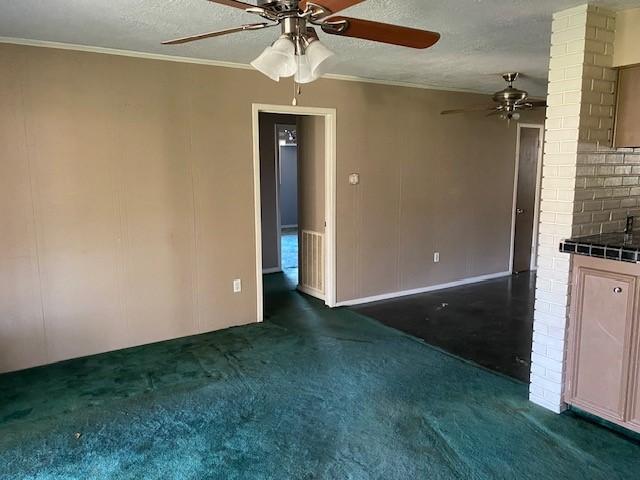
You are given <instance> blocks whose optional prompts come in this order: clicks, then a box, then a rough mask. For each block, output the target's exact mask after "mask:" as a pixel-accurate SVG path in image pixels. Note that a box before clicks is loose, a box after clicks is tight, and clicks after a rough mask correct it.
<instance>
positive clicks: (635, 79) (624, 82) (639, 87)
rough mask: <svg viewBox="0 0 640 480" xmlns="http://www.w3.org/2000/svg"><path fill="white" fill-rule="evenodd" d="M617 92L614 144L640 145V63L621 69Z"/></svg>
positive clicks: (620, 145)
mask: <svg viewBox="0 0 640 480" xmlns="http://www.w3.org/2000/svg"><path fill="white" fill-rule="evenodd" d="M617 92H618V94H617V95H618V100H617V103H616V123H615V134H614V141H613V144H614V146H615V147H616V148H619V147H640V65H636V66H633V67H624V68H621V69H620V71H619V73H618V88H617Z"/></svg>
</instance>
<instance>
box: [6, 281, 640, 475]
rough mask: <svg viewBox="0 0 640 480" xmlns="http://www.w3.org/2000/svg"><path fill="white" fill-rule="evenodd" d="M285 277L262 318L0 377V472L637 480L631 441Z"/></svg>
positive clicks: (639, 465)
mask: <svg viewBox="0 0 640 480" xmlns="http://www.w3.org/2000/svg"><path fill="white" fill-rule="evenodd" d="M284 278H285V277H284V276H283V275H271V276H268V278H267V280H266V290H267V292H269V293H268V295H269V296H268V298H269V304H268V305H267V307H266V310H267V315H268V316H269V319H268V320H267V321H266V322H265V323H263V324H259V325H258V324H254V325H249V326H245V327H238V328H233V329H229V330H225V331H220V332H215V333H211V334H206V335H200V336H196V337H190V338H185V339H181V340H175V341H169V342H164V343H160V344H155V345H149V346H144V347H139V348H134V349H129V350H125V351H119V352H114V353H108V354H104V355H97V356H93V357H89V358H84V359H80V360H73V361H68V362H64V363H60V364H56V365H52V366H48V367H43V368H37V369H32V370H28V371H24V372H19V373H15V374H8V375H2V376H0V478H2V479H11V480H15V479H25V478H28V479H205V478H207V479H208V478H211V479H225V480H226V479H242V480H248V479H278V480H280V479H385V480H387V479H403V480H406V479H536V480H540V479H554V480H555V479H580V480H587V479H609V480H610V479H632V478H639V476H640V446H639V445H638V444H637V443H634V442H632V441H629V440H627V439H625V438H624V437H621V436H619V435H617V434H615V433H613V432H610V431H608V430H606V429H604V428H601V427H598V426H596V425H593V424H590V423H588V422H586V421H584V420H581V419H579V418H575V417H573V416H571V415H562V416H557V415H554V414H552V413H548V412H546V411H544V410H542V409H540V408H538V407H536V406H535V405H533V404H531V403H529V402H528V401H527V400H526V396H527V387H526V386H525V385H522V384H519V383H515V382H513V381H511V380H509V379H506V378H504V377H501V376H497V375H494V374H492V373H489V372H487V371H485V370H482V369H480V368H476V367H474V366H473V365H470V364H468V363H464V362H462V361H460V360H458V359H456V358H453V357H450V356H447V355H445V354H443V353H441V352H439V351H437V350H435V349H433V348H430V347H428V346H426V345H424V344H423V343H421V342H420V341H418V340H416V339H414V338H411V337H409V336H406V335H404V334H402V333H399V332H397V331H394V330H391V329H389V328H387V327H384V326H382V325H381V324H379V323H377V322H375V321H373V320H369V319H367V318H364V317H361V316H359V315H357V314H355V313H353V312H350V311H348V310H333V311H331V310H328V309H326V308H324V307H323V306H322V305H321V304H320V302H317V301H315V300H312V299H309V298H306V297H303V296H302V295H299V294H297V293H294V292H290V291H288V289H289V288H290V287H289V286H287V285H286V282H285V281H284Z"/></svg>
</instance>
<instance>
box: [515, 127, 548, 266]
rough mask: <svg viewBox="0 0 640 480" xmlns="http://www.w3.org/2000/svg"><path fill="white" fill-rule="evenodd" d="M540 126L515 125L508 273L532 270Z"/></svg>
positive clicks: (539, 178) (539, 180)
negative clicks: (514, 158)
mask: <svg viewBox="0 0 640 480" xmlns="http://www.w3.org/2000/svg"><path fill="white" fill-rule="evenodd" d="M543 137H544V126H543V125H537V124H526V123H521V124H518V133H517V140H516V164H515V175H514V185H513V212H512V223H511V259H510V267H511V272H512V273H522V272H528V271H533V270H536V268H537V256H538V255H537V253H538V220H539V216H540V186H541V183H542V151H543Z"/></svg>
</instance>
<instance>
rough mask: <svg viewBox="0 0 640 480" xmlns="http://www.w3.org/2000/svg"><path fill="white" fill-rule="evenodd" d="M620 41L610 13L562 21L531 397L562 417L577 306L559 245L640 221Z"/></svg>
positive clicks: (555, 45)
mask: <svg viewBox="0 0 640 480" xmlns="http://www.w3.org/2000/svg"><path fill="white" fill-rule="evenodd" d="M614 37H615V16H614V14H613V13H611V12H609V11H607V10H603V9H601V8H598V7H594V6H592V5H581V6H579V7H575V8H572V9H569V10H564V11H562V12H558V13H556V14H554V16H553V25H552V36H551V51H550V53H551V58H550V65H549V90H548V97H547V102H548V104H549V108H548V109H547V121H546V124H545V130H546V132H545V149H544V157H543V171H542V175H543V180H542V192H541V199H542V200H541V212H540V228H539V237H538V242H539V247H538V276H537V284H536V303H535V316H534V334H533V347H532V350H533V352H532V364H531V383H530V388H529V398H530V399H531V401H533V402H535V403H537V404H539V405H542V406H544V407H546V408H548V409H550V410H553V411H556V412H560V411H562V409H563V408H564V404H563V401H562V394H563V384H564V365H565V347H566V329H567V328H566V327H567V316H568V311H569V304H570V299H571V295H570V292H571V285H570V278H571V265H570V257H569V255H567V254H563V253H560V252H559V251H558V244H559V243H560V241H561V240H563V239H565V238H569V237H571V236H575V235H589V234H593V233H600V232H610V231H619V230H622V229H623V228H624V224H625V219H626V216H627V215H628V214H632V215H640V181H639V179H640V149H638V150H637V151H633V150H629V149H626V150H625V149H619V150H615V149H612V148H610V146H609V145H610V142H611V138H612V129H613V116H614V104H615V84H616V71H615V70H614V69H612V68H611V65H612V58H613V43H614ZM639 226H640V225H639Z"/></svg>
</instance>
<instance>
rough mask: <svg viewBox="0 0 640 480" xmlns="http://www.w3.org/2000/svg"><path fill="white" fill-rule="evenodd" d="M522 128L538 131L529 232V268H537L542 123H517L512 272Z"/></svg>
mask: <svg viewBox="0 0 640 480" xmlns="http://www.w3.org/2000/svg"><path fill="white" fill-rule="evenodd" d="M523 128H537V129H538V130H539V132H540V134H539V136H538V160H537V167H536V194H535V205H534V211H533V230H532V234H531V264H530V268H531V270H536V269H537V268H538V262H537V257H538V221H539V219H540V189H541V186H542V154H543V151H544V125H542V124H538V123H518V133H517V137H516V161H515V172H514V174H513V201H512V206H511V251H510V254H509V272H510V273H513V258H514V255H515V239H516V203H517V201H518V174H519V171H518V170H519V169H520V132H521V131H522V129H523Z"/></svg>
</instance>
